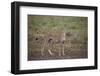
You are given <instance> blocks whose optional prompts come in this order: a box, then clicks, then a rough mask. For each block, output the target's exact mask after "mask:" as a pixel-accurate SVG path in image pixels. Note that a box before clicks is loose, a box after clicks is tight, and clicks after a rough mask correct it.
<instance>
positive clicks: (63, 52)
mask: <svg viewBox="0 0 100 76" xmlns="http://www.w3.org/2000/svg"><path fill="white" fill-rule="evenodd" d="M64 49H65V48H64V44H63V46H62V55H63V56H64V55H65V51H64Z"/></svg>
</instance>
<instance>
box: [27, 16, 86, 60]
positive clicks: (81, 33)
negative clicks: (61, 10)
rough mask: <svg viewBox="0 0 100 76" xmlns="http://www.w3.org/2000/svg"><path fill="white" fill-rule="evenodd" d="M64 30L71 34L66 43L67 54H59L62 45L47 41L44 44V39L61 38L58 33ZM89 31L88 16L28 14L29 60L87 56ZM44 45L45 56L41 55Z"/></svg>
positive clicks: (55, 39)
mask: <svg viewBox="0 0 100 76" xmlns="http://www.w3.org/2000/svg"><path fill="white" fill-rule="evenodd" d="M62 31H66V32H67V33H69V34H71V36H70V35H68V36H66V41H65V43H64V47H65V49H64V51H65V54H66V55H65V56H59V55H58V51H59V50H61V49H60V48H61V46H62V45H61V44H60V43H53V44H52V46H51V45H49V46H48V43H46V44H45V46H43V44H44V43H45V42H44V40H47V39H49V38H50V37H52V38H53V39H54V41H57V40H59V39H60V38H59V36H58V35H60V33H61V32H62ZM87 31H88V18H87V17H73V16H42V15H28V60H41V59H42V60H45V59H76V58H87V57H88V56H87V44H88V43H87V39H88V38H87ZM38 34H39V35H44V36H45V37H43V36H39V35H38ZM49 35H51V36H49ZM36 38H37V40H36ZM42 47H44V54H45V55H44V56H42V55H41V48H42ZM48 49H52V52H53V53H54V56H51V55H50V54H49V52H48V51H47V50H48Z"/></svg>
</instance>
